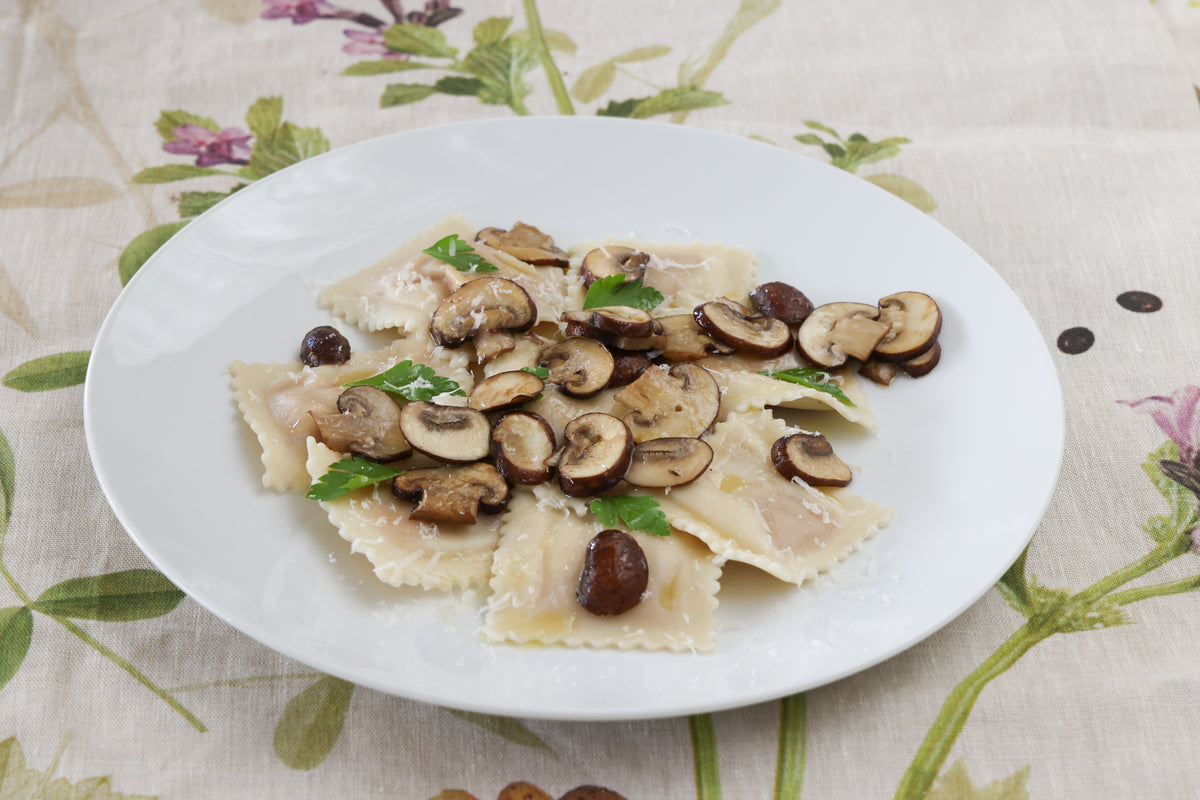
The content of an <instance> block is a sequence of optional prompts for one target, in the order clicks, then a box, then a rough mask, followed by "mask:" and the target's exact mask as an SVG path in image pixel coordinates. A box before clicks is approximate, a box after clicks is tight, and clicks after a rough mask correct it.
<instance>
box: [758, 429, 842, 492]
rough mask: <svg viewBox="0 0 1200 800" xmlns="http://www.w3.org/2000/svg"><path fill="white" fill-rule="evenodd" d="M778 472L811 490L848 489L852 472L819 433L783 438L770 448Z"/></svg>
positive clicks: (798, 434)
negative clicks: (831, 487)
mask: <svg viewBox="0 0 1200 800" xmlns="http://www.w3.org/2000/svg"><path fill="white" fill-rule="evenodd" d="M771 463H772V464H774V465H775V471H776V472H778V473H779V474H780V475H782V476H783V477H785V478H787V479H788V480H789V481H790V480H793V479H794V478H799V479H800V480H802V481H804V482H805V483H807V484H808V485H809V486H847V485H849V483H850V478H851V474H850V468H849V467H848V466H846V462H844V461H842V460H841V459H840V458H838V456H837V454H836V453H834V452H833V445H831V444H830V443H829V440H828V439H826V438H825V437H824V436H822V435H821V434H819V433H795V434H792V435H791V436H780V437H779V438H778V439H776V440H775V443H774V444H773V445H771Z"/></svg>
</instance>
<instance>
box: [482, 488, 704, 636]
mask: <svg viewBox="0 0 1200 800" xmlns="http://www.w3.org/2000/svg"><path fill="white" fill-rule="evenodd" d="M551 493H555V494H556V492H555V490H553V489H550V488H549V487H539V490H538V492H537V493H536V496H535V494H531V493H529V492H519V493H517V495H516V497H514V498H513V501H512V505H511V506H510V507H509V510H508V512H507V513H506V514H505V516H504V521H503V523H502V525H501V528H500V543H499V546H498V547H497V549H496V553H495V557H494V559H493V562H492V579H491V588H492V594H491V597H489V599H488V603H487V614H486V617H485V619H484V625H483V635H484V637H485V638H486V639H487V640H489V641H492V642H498V643H499V642H513V643H532V642H537V643H541V644H562V645H568V646H580V645H587V646H591V647H616V648H620V649H629V648H635V647H636V648H641V649H647V650H673V651H679V652H687V651H699V652H706V651H710V650H712V648H713V646H714V645H715V642H716V617H715V611H716V607H717V597H716V595H717V588H718V585H719V584H718V578H719V577H720V574H721V570H720V567H718V566H717V564H716V562H715V560H714V558H713V554H712V553H711V552H710V551H709V550H708V548H706V547H705V546H704V545H703V544H702V543H700V542H699V541H697V540H696V539H695V538H693V537H692V536H689V535H688V534H686V533H682V532H674V533H672V535H670V536H654V535H652V534H647V533H641V532H636V531H635V532H633V533H632V535H633V536H634V537H635V539H636V540H637V542H638V544H639V545H640V546H641V548H642V550H643V551H644V552H645V554H646V561H647V564H648V565H649V570H650V579H649V583H648V585H647V588H646V591H645V592H644V593H643V595H642V599H641V602H639V603H638V605H637V606H635V607H634V608H633V609H631V610H629V611H626V612H625V613H623V614H619V615H615V616H597V615H595V614H592V613H590V612H588V611H586V610H584V608H583V607H582V606H581V605H580V604H579V602H578V600H577V599H576V590H577V588H578V586H579V575H580V572H581V571H582V569H583V562H584V551H585V549H586V548H587V544H588V542H589V541H590V540H591V539H592V537H594V536H595V535H596V534H597V533H599V532H600V531H601V530H603V529H604V526H603V525H601V524H600V523H599V522H597V521H596V519H595V518H594V517H585V516H584V515H583V514H582V513H580V512H581V511H582V510H583V508H584V506H583V504H582V503H580V502H578V501H569V500H566V498H565V497H562V496H561V495H559V496H558V498H553V497H545V496H546V495H548V494H551ZM538 496H543V497H545V499H544V500H543V501H541V502H539V500H538ZM564 501H565V502H564Z"/></svg>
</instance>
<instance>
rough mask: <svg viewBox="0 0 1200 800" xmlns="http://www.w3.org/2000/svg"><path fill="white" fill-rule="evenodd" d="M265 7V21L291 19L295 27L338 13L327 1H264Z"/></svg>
mask: <svg viewBox="0 0 1200 800" xmlns="http://www.w3.org/2000/svg"><path fill="white" fill-rule="evenodd" d="M263 5H265V6H266V8H265V9H263V13H262V18H263V19H290V20H291V21H292V24H293V25H303V24H304V23H306V22H312V21H313V20H314V19H321V18H322V17H329V16H332V15H333V14H334V13H335V12H336V11H337V9H336V8H334V7H333V6H332V5H330V4H329V3H328V2H326V0H263Z"/></svg>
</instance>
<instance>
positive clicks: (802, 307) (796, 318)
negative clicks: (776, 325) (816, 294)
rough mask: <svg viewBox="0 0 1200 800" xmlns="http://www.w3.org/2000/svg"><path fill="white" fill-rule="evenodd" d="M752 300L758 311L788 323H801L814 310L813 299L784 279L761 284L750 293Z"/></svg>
mask: <svg viewBox="0 0 1200 800" xmlns="http://www.w3.org/2000/svg"><path fill="white" fill-rule="evenodd" d="M750 300H751V301H752V302H753V303H754V307H755V308H757V309H758V313H760V314H765V315H766V316H768V317H774V318H775V319H778V320H782V321H783V322H785V323H787V324H788V325H799V324H800V323H801V322H804V320H806V319H808V315H809V314H811V313H812V312H813V303H812V300H809V299H808V296H807V295H806V294H804V292H802V291H800V290H799V289H797V288H796V287H795V286H792V285H791V284H787V283H784V282H782V281H770V282H769V283H763V284H760V285H759V286H757V287H756V288H755V289H754V291H753V292H751V293H750Z"/></svg>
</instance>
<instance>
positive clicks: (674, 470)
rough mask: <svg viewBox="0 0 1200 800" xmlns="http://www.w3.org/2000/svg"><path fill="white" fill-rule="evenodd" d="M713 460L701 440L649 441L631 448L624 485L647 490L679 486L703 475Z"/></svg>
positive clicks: (681, 437)
mask: <svg viewBox="0 0 1200 800" xmlns="http://www.w3.org/2000/svg"><path fill="white" fill-rule="evenodd" d="M712 459H713V449H712V447H711V446H709V444H708V442H706V441H704V440H703V439H693V438H690V437H685V436H673V437H670V438H666V439H651V440H649V441H646V442H642V443H641V444H639V445H636V446H635V447H634V448H633V461H632V463H630V465H629V470H628V471H627V472H626V473H625V482H626V483H629V484H633V485H634V486H642V487H645V488H647V489H661V488H665V487H667V486H682V485H683V484H685V483H690V482H692V481H694V480H696V478H699V477H700V476H701V475H703V474H704V470H706V469H708V465H709V464H711V463H712Z"/></svg>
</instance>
